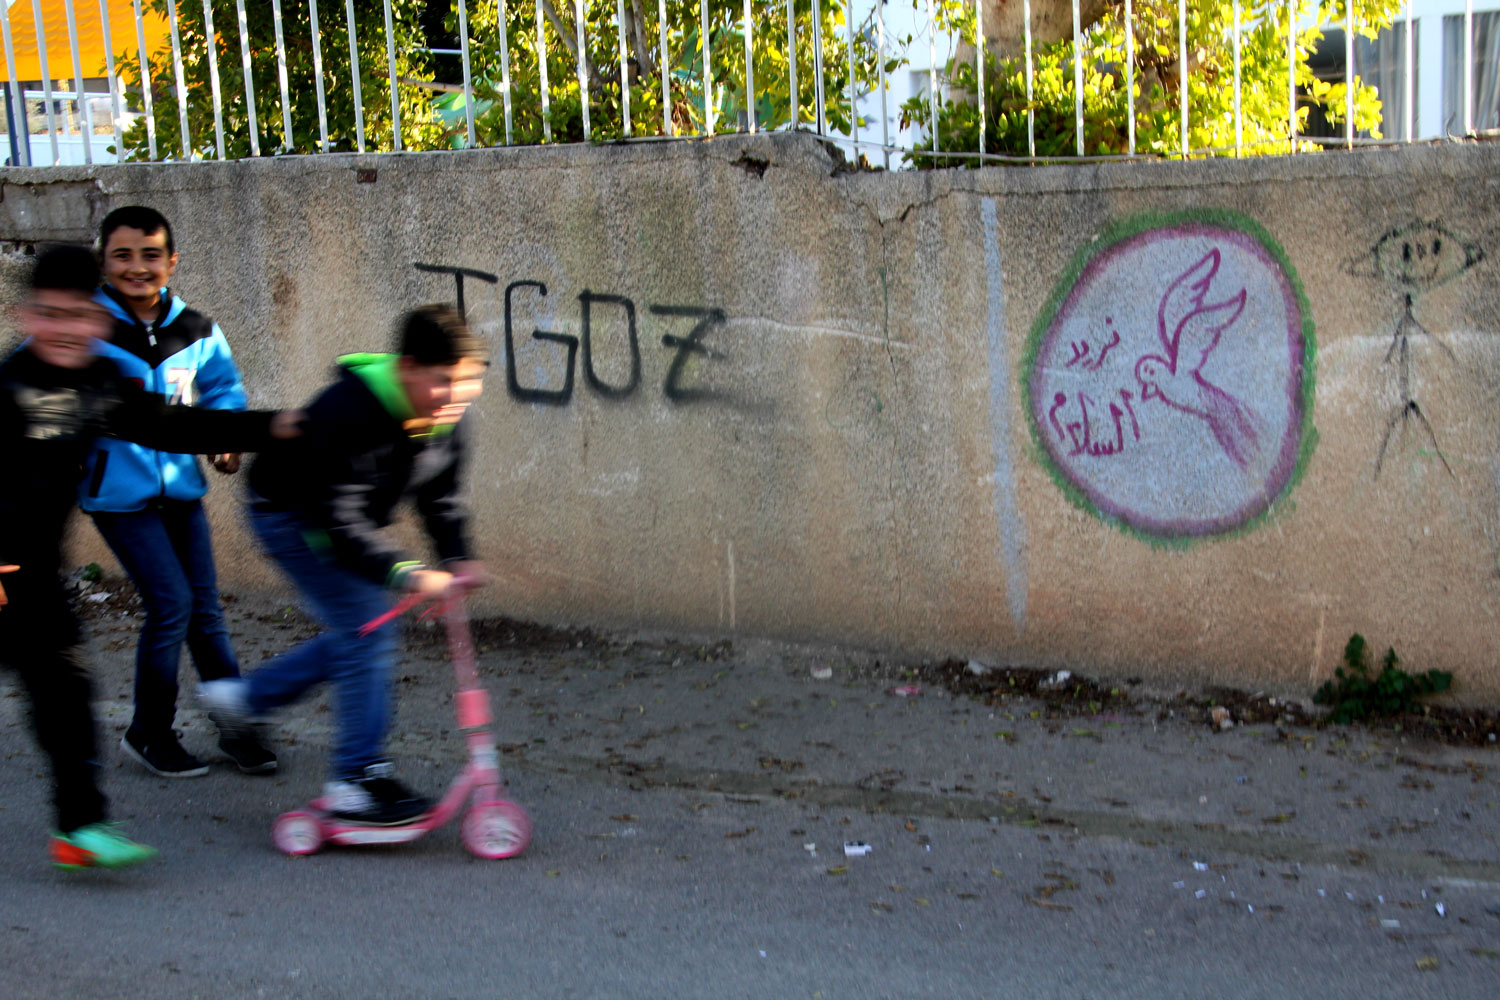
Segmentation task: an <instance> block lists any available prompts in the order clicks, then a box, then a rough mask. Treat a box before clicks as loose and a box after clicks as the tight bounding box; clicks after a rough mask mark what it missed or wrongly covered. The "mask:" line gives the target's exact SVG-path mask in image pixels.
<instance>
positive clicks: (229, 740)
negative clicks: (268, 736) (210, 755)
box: [208, 712, 276, 774]
mask: <svg viewBox="0 0 1500 1000" xmlns="http://www.w3.org/2000/svg"><path fill="white" fill-rule="evenodd" d="M208 717H209V718H210V719H212V720H213V723H214V725H216V726H218V727H219V749H220V750H221V751H223V753H224V756H226V757H228V758H229V759H230V760H232V761H234V766H235V767H237V768H239V769H240V771H241V773H243V774H270V773H272V772H273V771H275V770H276V754H274V753H273V752H272V751H271V748H270V747H268V746H266V745H265V743H264V742H262V741H261V738H260V733H259V731H258V729H259V727H258V726H242V725H226V724H223V723H221V722H220V721H219V718H220V717H219V714H218V713H217V712H210V713H208Z"/></svg>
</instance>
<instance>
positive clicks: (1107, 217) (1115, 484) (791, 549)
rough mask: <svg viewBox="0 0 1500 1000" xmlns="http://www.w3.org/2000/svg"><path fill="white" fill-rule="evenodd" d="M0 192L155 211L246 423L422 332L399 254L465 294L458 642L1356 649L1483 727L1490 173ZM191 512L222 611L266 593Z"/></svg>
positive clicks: (223, 540) (713, 145) (484, 177)
mask: <svg viewBox="0 0 1500 1000" xmlns="http://www.w3.org/2000/svg"><path fill="white" fill-rule="evenodd" d="M0 182H3V200H0V240H8V241H16V242H18V243H27V242H32V241H36V240H41V239H51V238H73V239H82V238H86V237H87V236H89V234H90V233H91V231H92V229H93V227H94V226H95V224H96V223H97V222H98V220H99V219H100V218H101V217H102V216H103V214H104V213H105V212H106V211H107V210H109V209H110V208H112V207H115V206H117V205H120V204H126V203H131V202H142V203H146V204H151V205H154V206H157V207H158V208H160V209H162V210H163V211H164V212H166V213H167V215H168V216H169V217H170V218H171V219H172V220H173V222H174V224H175V226H176V229H177V233H178V241H179V244H180V247H181V249H182V252H183V261H182V265H181V269H180V272H179V280H178V282H177V288H178V290H179V291H180V292H181V293H182V294H183V295H184V296H185V297H186V298H187V299H188V300H189V301H190V302H194V303H197V304H200V305H201V306H202V307H203V308H205V310H206V311H208V312H210V313H212V314H213V315H214V316H216V317H217V318H218V319H219V320H220V321H221V323H222V325H223V326H224V328H225V329H226V330H227V331H228V333H229V336H230V339H231V341H232V342H233V344H234V345H235V349H236V351H237V352H238V355H239V357H240V360H241V363H242V367H243V370H244V373H245V377H246V381H247V383H248V384H249V386H250V388H251V391H252V395H253V397H254V399H255V401H256V403H258V404H262V405H268V404H294V403H298V402H301V401H302V400H304V399H306V398H307V397H309V396H310V395H311V394H312V393H313V392H315V391H316V390H317V388H318V387H319V386H320V385H321V384H322V383H323V381H324V379H325V377H326V374H327V372H328V369H329V364H330V362H331V360H332V359H333V357H334V356H335V355H336V354H338V353H341V352H343V351H347V350H354V349H372V348H375V349H378V348H380V347H382V346H383V345H385V344H386V343H387V341H388V338H389V335H390V329H391V326H392V323H393V320H394V319H395V317H396V316H397V315H398V313H399V312H400V311H401V310H402V309H403V308H405V307H408V306H410V305H412V304H416V303H420V302H424V301H430V300H436V299H452V298H453V297H454V291H455V282H454V279H453V278H452V277H450V276H448V275H445V274H441V273H433V272H430V271H424V270H421V269H419V268H418V267H416V266H414V265H415V264H419V263H420V264H426V265H442V266H452V267H462V268H469V269H473V270H475V271H479V272H484V273H485V274H486V275H488V276H490V277H491V278H493V283H491V282H490V281H489V280H485V279H482V278H477V277H473V276H471V277H469V278H467V279H466V281H465V283H464V297H465V302H466V306H467V309H468V314H469V316H470V319H471V321H472V322H473V323H474V324H475V325H476V326H477V327H478V328H479V329H481V330H482V331H484V332H485V333H486V334H488V335H489V336H490V337H491V338H492V339H493V340H494V342H495V344H496V347H497V350H496V355H495V360H496V365H495V368H494V374H493V375H492V376H491V378H490V380H489V385H488V387H487V392H486V395H485V397H484V398H483V399H482V400H481V401H480V402H479V403H478V404H477V405H476V407H475V408H474V410H473V411H471V416H470V417H469V418H468V419H470V420H471V421H472V422H473V425H474V429H475V430H476V431H477V432H478V433H477V434H476V437H477V438H478V440H479V442H480V444H479V447H478V449H477V454H476V455H475V456H474V463H473V468H472V473H471V476H470V479H471V483H472V489H473V503H474V508H475V529H476V534H477V536H478V539H479V543H480V547H481V549H482V551H483V553H484V555H485V556H486V557H487V558H488V559H489V561H490V562H491V564H492V565H493V566H494V567H495V568H496V569H497V570H499V571H500V572H501V573H502V574H504V579H503V580H502V582H501V584H500V585H499V586H497V587H495V588H494V589H493V590H491V591H490V592H489V593H488V595H487V597H486V599H485V601H486V606H487V607H488V608H489V609H492V610H503V611H504V612H506V613H508V614H512V615H516V616H522V617H527V618H535V619H539V620H543V621H549V622H569V623H588V624H597V625H604V626H613V627H627V628H652V629H656V628H661V629H671V630H686V631H692V632H703V633H713V634H724V635H730V636H734V635H751V634H753V635H770V636H778V637H784V638H791V639H797V640H819V641H828V640H832V641H838V642H844V643H848V644H852V645H856V646H861V647H874V648H887V649H893V650H900V651H901V652H902V653H903V654H905V655H910V656H919V655H921V656H926V655H949V654H952V655H958V656H977V657H980V658H988V659H992V660H996V661H1009V662H1019V663H1031V664H1071V665H1080V666H1084V667H1085V668H1087V669H1091V670H1095V671H1105V672H1114V673H1130V674H1139V675H1145V676H1155V677H1160V678H1168V677H1179V676H1181V677H1192V678H1196V679H1199V680H1204V681H1220V682H1231V683H1236V684H1241V685H1267V686H1282V687H1289V688H1300V689H1303V690H1305V689H1307V688H1308V687H1309V686H1310V685H1312V684H1314V683H1316V682H1318V681H1320V680H1321V679H1323V678H1324V677H1326V676H1329V675H1331V673H1332V671H1333V669H1334V667H1335V666H1336V665H1337V664H1338V662H1339V657H1340V653H1341V651H1342V648H1343V645H1344V642H1345V640H1346V639H1347V638H1348V636H1349V634H1350V633H1352V632H1355V631H1358V632H1362V633H1364V634H1365V635H1366V636H1367V638H1368V639H1369V640H1370V642H1371V643H1372V644H1374V645H1375V646H1377V647H1378V648H1379V649H1383V648H1384V647H1385V646H1387V645H1393V646H1395V647H1396V648H1397V650H1398V652H1400V654H1401V655H1402V656H1403V657H1404V658H1405V660H1406V662H1407V664H1408V665H1409V666H1410V667H1411V668H1413V669H1426V668H1428V667H1440V668H1445V669H1449V670H1452V671H1454V672H1455V673H1456V674H1457V675H1458V678H1457V688H1458V691H1459V692H1460V693H1462V694H1464V695H1465V696H1466V697H1468V698H1470V699H1473V700H1491V701H1492V700H1494V698H1495V696H1496V695H1497V694H1500V667H1497V665H1496V664H1497V663H1500V655H1497V654H1500V629H1497V627H1496V625H1497V623H1496V613H1497V610H1500V561H1497V556H1500V539H1497V527H1500V524H1497V521H1500V516H1497V515H1500V510H1497V461H1496V453H1497V447H1496V442H1497V439H1500V398H1497V397H1500V380H1497V378H1496V377H1495V371H1496V366H1497V361H1500V338H1497V333H1500V296H1497V294H1496V291H1495V288H1496V269H1495V261H1496V259H1497V253H1496V246H1495V244H1496V242H1497V237H1500V216H1497V206H1500V146H1477V147H1476V146H1464V147H1459V146H1446V147H1440V148H1414V149H1404V150H1395V151H1384V152H1367V153H1359V154H1348V155H1346V154H1325V155H1316V156H1302V157H1297V158H1292V159H1278V160H1247V161H1242V162H1233V161H1215V162H1198V163H1188V164H1181V163H1160V164H1109V165H1080V166H1066V167H1051V168H1038V169H988V170H983V171H978V172H972V171H945V172H942V173H926V174H910V173H906V174H868V173H867V174H854V173H845V172H841V171H840V170H838V169H837V168H836V164H835V162H834V160H832V159H830V158H829V155H828V153H827V152H826V151H825V150H824V148H823V147H822V146H821V145H820V144H818V143H817V142H815V141H814V140H812V139H810V138H807V137H805V136H794V137H786V136H776V137H767V136H758V137H743V138H720V139H717V140H714V141H712V142H707V143H701V144H669V143H659V144H641V145H634V146H624V147H607V148H606V147H601V148H575V147H568V148H532V149H520V150H483V151H474V152H465V153H442V154H415V155H412V154H408V155H395V156H384V157H377V156H370V157H347V156H327V157H301V158H286V159H264V160H260V161H242V162H236V163H228V164H211V163H210V164H195V165H183V166H166V165H140V166H125V167H108V168H95V169H94V170H93V171H88V170H81V169H80V170H73V171H48V172H39V171H17V170H10V171H4V172H0ZM18 262H19V258H18V257H12V258H11V259H10V261H9V263H8V265H7V266H8V267H9V268H10V271H11V274H12V278H13V277H14V275H15V274H16V273H17V272H18V269H19V267H20V264H19V263H18ZM517 283H520V284H517ZM528 283H529V284H528ZM543 287H545V294H543ZM1408 296H1410V302H1411V305H1410V309H1409V310H1408V307H1407V304H1406V303H1407V297H1408ZM507 302H508V303H509V305H507ZM632 321H633V326H632V325H631V324H632ZM507 328H509V331H510V332H509V333H507ZM536 330H541V331H544V332H547V333H552V334H556V335H557V336H560V337H563V338H566V340H565V341H557V340H551V341H548V340H539V339H537V338H536V337H535V336H534V334H533V331H536ZM507 339H509V342H510V346H509V347H507V346H506V344H507ZM214 506H215V511H216V521H217V525H218V541H219V549H220V553H221V558H220V564H221V567H222V573H223V576H224V577H225V580H226V585H227V586H228V587H229V588H230V589H235V588H245V587H271V586H279V582H278V581H276V579H275V577H274V576H273V575H272V574H271V572H270V571H269V570H268V569H267V568H266V567H265V565H264V564H263V563H262V561H261V560H260V558H259V557H258V556H257V555H256V554H255V553H254V551H253V546H252V545H251V543H250V542H249V540H248V539H247V538H246V536H245V534H244V532H243V530H242V529H241V527H240V526H239V523H238V520H237V514H236V511H235V503H234V494H233V490H232V488H225V487H224V486H222V485H220V486H216V487H215V496H214ZM84 544H85V545H86V546H91V547H89V548H86V549H85V550H84V551H83V553H82V555H89V554H92V553H96V552H97V551H98V550H97V547H96V546H95V544H94V543H93V542H92V541H90V540H88V539H85V540H84ZM82 555H81V556H80V558H82Z"/></svg>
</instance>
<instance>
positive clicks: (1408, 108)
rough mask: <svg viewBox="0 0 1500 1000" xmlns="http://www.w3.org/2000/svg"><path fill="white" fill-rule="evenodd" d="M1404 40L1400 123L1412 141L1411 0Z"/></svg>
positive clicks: (1414, 118)
mask: <svg viewBox="0 0 1500 1000" xmlns="http://www.w3.org/2000/svg"><path fill="white" fill-rule="evenodd" d="M1404 41H1405V45H1404V46H1403V48H1404V49H1405V50H1406V52H1405V53H1404V56H1405V59H1404V63H1405V65H1404V69H1403V73H1402V75H1403V77H1404V79H1403V80H1402V83H1403V85H1404V90H1405V93H1404V94H1403V95H1402V96H1403V97H1404V98H1405V100H1404V101H1402V104H1401V109H1402V111H1403V112H1404V114H1403V115H1402V116H1401V118H1402V122H1401V124H1402V125H1404V126H1405V128H1406V141H1407V142H1413V141H1415V138H1416V134H1417V128H1416V125H1417V109H1416V108H1415V107H1414V106H1413V105H1414V104H1415V102H1416V93H1415V83H1416V81H1415V79H1414V77H1415V76H1416V72H1415V71H1416V68H1417V57H1416V49H1415V47H1414V45H1413V43H1412V23H1411V0H1406V38H1405V39H1404Z"/></svg>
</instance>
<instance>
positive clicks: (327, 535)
mask: <svg viewBox="0 0 1500 1000" xmlns="http://www.w3.org/2000/svg"><path fill="white" fill-rule="evenodd" d="M397 361H398V357H397V356H396V355H394V354H350V355H347V356H345V357H342V358H340V359H339V379H338V381H337V382H335V383H334V384H333V385H331V386H329V387H328V388H327V389H325V390H323V392H322V393H321V394H320V395H319V396H318V397H317V398H316V399H315V400H313V401H312V403H310V404H309V405H308V406H307V408H306V412H307V420H306V422H305V423H304V424H303V426H302V436H301V437H300V438H298V439H297V440H296V441H293V442H288V444H287V446H285V447H283V448H278V449H277V450H276V451H275V452H274V453H272V452H267V453H266V454H263V455H261V456H259V457H257V458H256V459H255V461H254V462H253V463H252V464H251V466H250V476H249V480H250V482H249V486H250V493H251V499H250V504H251V507H252V508H254V509H256V510H265V511H279V512H284V513H290V514H294V515H296V516H297V518H299V519H300V520H301V521H303V522H304V528H303V536H304V537H305V538H306V539H307V542H308V544H309V545H310V546H311V547H312V548H313V549H314V550H315V551H319V552H324V553H326V554H327V556H328V558H331V559H333V560H335V561H336V562H338V564H340V565H342V566H344V567H346V568H348V569H349V570H351V571H353V572H355V573H358V574H360V575H361V576H364V577H367V578H369V579H371V580H375V581H377V582H380V583H384V584H386V585H389V586H393V587H395V586H400V585H401V583H402V581H403V579H404V577H405V575H406V574H407V573H409V572H411V571H412V570H415V569H421V568H423V567H422V563H421V562H420V561H419V560H416V559H414V558H412V557H411V556H410V555H408V554H407V553H405V552H403V551H402V550H401V549H400V547H399V546H397V545H396V543H395V542H394V540H392V539H391V538H390V537H389V533H388V532H387V531H385V530H384V529H386V528H387V527H389V526H390V523H391V520H392V518H393V517H394V515H395V509H396V506H397V504H399V503H400V502H401V500H402V499H403V498H405V497H407V496H411V497H412V498H413V499H414V501H415V504H416V508H417V511H418V513H420V514H421V516H422V519H423V522H424V524H425V525H426V528H427V534H428V535H429V536H430V537H431V539H432V544H433V548H434V549H435V550H436V551H437V554H438V557H439V558H440V559H441V560H443V561H444V562H447V561H449V560H454V559H467V558H469V546H468V541H467V539H466V537H465V525H466V522H467V511H466V510H465V508H464V506H463V502H462V500H461V499H460V497H459V470H460V468H461V466H462V463H463V452H464V448H463V436H464V435H463V430H462V422H460V424H457V425H451V426H447V427H439V428H436V429H435V430H434V431H433V432H431V433H427V434H423V435H412V434H409V433H408V432H407V430H406V428H405V427H404V426H403V424H404V423H405V421H407V420H409V419H410V418H411V417H412V416H413V412H412V408H411V404H410V402H408V400H407V398H406V393H405V392H404V391H403V390H402V388H401V383H400V381H399V379H398V378H397V374H396V362H397Z"/></svg>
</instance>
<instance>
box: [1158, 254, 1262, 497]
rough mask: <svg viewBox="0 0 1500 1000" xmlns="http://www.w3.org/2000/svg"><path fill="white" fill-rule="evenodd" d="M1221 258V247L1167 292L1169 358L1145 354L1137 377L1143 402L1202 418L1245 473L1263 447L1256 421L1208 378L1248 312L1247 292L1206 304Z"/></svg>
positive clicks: (1162, 320) (1163, 330)
mask: <svg viewBox="0 0 1500 1000" xmlns="http://www.w3.org/2000/svg"><path fill="white" fill-rule="evenodd" d="M1219 259H1220V254H1219V250H1218V248H1217V247H1215V248H1214V249H1212V250H1210V251H1209V252H1208V253H1206V254H1204V255H1203V259H1202V260H1200V261H1198V263H1196V264H1194V265H1193V266H1192V267H1190V268H1188V269H1187V270H1186V271H1184V272H1183V273H1182V274H1180V275H1178V277H1177V280H1175V281H1173V282H1172V283H1171V284H1170V285H1168V286H1167V290H1166V291H1165V292H1163V293H1162V297H1161V305H1160V306H1159V307H1158V309H1157V313H1156V322H1157V336H1158V337H1160V338H1161V346H1162V350H1163V353H1162V354H1147V355H1143V356H1142V357H1141V358H1140V360H1138V361H1137V362H1136V363H1135V377H1136V380H1137V381H1139V382H1140V385H1141V400H1142V401H1145V400H1149V399H1159V400H1161V401H1162V402H1163V403H1166V404H1167V405H1168V406H1170V407H1172V408H1173V409H1177V410H1181V411H1182V412H1183V413H1190V414H1192V415H1193V416H1195V417H1199V418H1201V419H1202V420H1204V421H1205V422H1206V423H1207V424H1208V428H1209V430H1210V431H1211V432H1212V433H1213V436H1214V440H1216V441H1218V442H1219V445H1220V446H1221V447H1222V448H1223V449H1224V453H1225V454H1226V455H1228V456H1229V457H1230V458H1231V459H1232V460H1234V462H1235V463H1236V464H1238V465H1239V466H1240V467H1241V468H1244V467H1246V466H1248V465H1249V459H1250V456H1251V455H1252V454H1253V452H1254V450H1255V449H1256V447H1257V443H1256V434H1255V420H1254V417H1253V415H1252V414H1251V412H1250V411H1249V410H1248V409H1246V407H1245V405H1244V404H1243V403H1241V402H1240V401H1239V400H1238V399H1235V398H1234V397H1233V396H1231V395H1230V394H1229V393H1227V392H1225V391H1224V390H1223V389H1220V388H1219V387H1218V386H1216V385H1214V384H1213V383H1212V382H1210V381H1209V380H1208V379H1207V378H1206V377H1205V376H1204V374H1203V369H1204V367H1205V366H1206V365H1207V364H1208V362H1209V359H1210V358H1211V357H1212V356H1213V353H1214V349H1215V348H1217V347H1218V346H1219V338H1220V337H1222V336H1223V335H1224V331H1225V330H1227V329H1228V328H1229V327H1231V326H1232V325H1233V324H1234V321H1235V320H1237V319H1239V318H1240V314H1241V313H1243V312H1244V311H1245V289H1243V288H1241V289H1240V290H1239V291H1238V292H1237V293H1235V294H1233V295H1231V296H1230V297H1229V298H1226V299H1224V300H1223V301H1221V302H1215V303H1213V304H1212V305H1205V304H1204V301H1203V300H1204V299H1206V298H1207V297H1208V293H1209V288H1210V286H1211V285H1212V283H1213V280H1214V275H1216V274H1218V273H1219Z"/></svg>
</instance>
